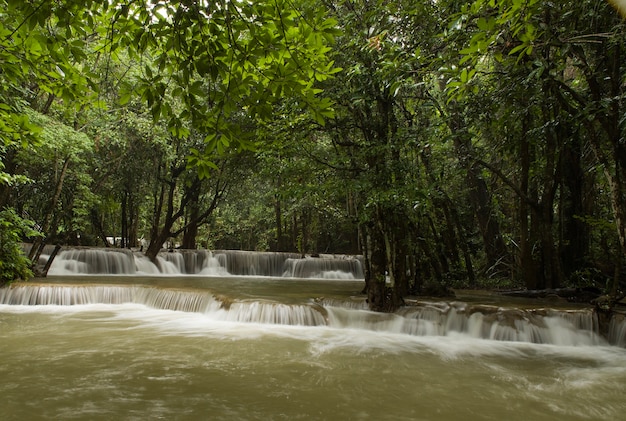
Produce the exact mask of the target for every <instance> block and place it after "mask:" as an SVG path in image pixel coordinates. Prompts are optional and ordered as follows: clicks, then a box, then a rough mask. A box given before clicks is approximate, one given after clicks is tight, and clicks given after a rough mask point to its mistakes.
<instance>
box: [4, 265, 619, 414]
mask: <svg viewBox="0 0 626 421" xmlns="http://www.w3.org/2000/svg"><path fill="white" fill-rule="evenodd" d="M87 279H92V278H87ZM107 279H108V280H110V281H115V284H86V283H85V281H80V283H78V284H69V283H67V282H69V281H70V279H69V278H68V279H64V278H58V279H56V280H55V279H52V280H50V281H55V282H63V283H60V284H48V283H45V284H19V285H14V286H13V287H11V288H4V289H0V303H1V304H0V353H1V354H2V355H3V358H2V359H1V360H0V379H2V380H0V418H1V419H3V420H5V419H6V420H13V419H15V420H21V419H86V420H87V419H88V420H94V419H102V420H109V419H116V418H117V419H142V420H143V419H183V420H185V419H189V420H195V419H218V420H233V419H246V420H268V419H270V420H280V419H285V420H293V419H304V420H330V419H333V420H334V419H346V420H348V419H355V420H361V419H362V420H444V421H445V420H457V419H459V418H463V419H469V420H503V419H506V420H520V421H522V420H523V421H526V420H530V419H532V420H604V419H621V418H622V417H623V414H624V411H626V404H625V403H624V399H623V390H624V388H625V387H626V350H624V349H623V348H620V347H617V346H609V345H608V344H607V342H605V341H603V340H602V339H600V338H599V337H598V335H597V333H595V332H596V330H597V322H595V318H594V317H593V315H592V314H590V313H589V312H587V311H586V310H582V309H581V310H575V309H570V310H547V309H546V310H520V309H516V308H513V307H509V306H506V305H504V303H503V304H502V305H474V304H471V303H463V302H421V303H416V305H415V306H412V307H408V308H405V309H403V310H402V311H400V312H398V313H397V314H391V315H386V314H378V313H372V312H369V311H367V310H365V309H364V304H363V301H362V299H360V298H359V297H357V296H353V294H354V293H355V291H358V286H359V283H356V282H352V283H350V282H346V283H341V282H337V281H318V282H312V281H310V280H306V281H304V280H302V281H290V280H268V279H255V280H252V279H247V278H245V277H244V278H235V277H227V278H221V279H219V278H206V279H201V278H193V277H182V278H178V279H174V278H172V279H171V280H165V279H164V278H163V277H159V278H136V277H128V278H122V277H113V278H103V279H94V280H97V281H98V282H103V281H106V280H107ZM138 281H141V282H144V285H139V284H135V282H138ZM73 282H76V280H73ZM175 282H179V283H180V284H185V286H184V287H183V286H181V287H179V288H171V287H167V286H171V284H173V283H175ZM126 283H129V284H126ZM192 285H197V287H196V288H194V287H192ZM618 326H619V327H618ZM620 329H621V330H623V320H616V321H615V328H614V330H616V331H620ZM504 332H506V333H504ZM512 332H516V333H515V334H513V333H512ZM533 338H534V339H533ZM528 340H531V341H533V342H535V341H537V342H549V341H552V342H551V343H531V342H527V341H528ZM623 340H624V338H623V337H622V338H621V339H619V340H618V343H621V342H620V341H623Z"/></svg>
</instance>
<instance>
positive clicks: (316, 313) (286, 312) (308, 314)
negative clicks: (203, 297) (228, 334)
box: [219, 301, 326, 326]
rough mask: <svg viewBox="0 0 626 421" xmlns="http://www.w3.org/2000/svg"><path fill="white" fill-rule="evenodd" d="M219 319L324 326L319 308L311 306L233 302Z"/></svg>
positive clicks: (323, 319)
mask: <svg viewBox="0 0 626 421" xmlns="http://www.w3.org/2000/svg"><path fill="white" fill-rule="evenodd" d="M219 318H220V319H221V320H225V321H229V322H240V323H263V324H275V325H292V326H294V325H295V326H323V325H325V324H326V319H325V317H324V315H323V314H322V312H321V309H320V308H317V307H314V306H311V305H287V304H278V303H267V302H260V301H245V302H234V303H232V304H231V305H230V306H229V308H228V310H226V311H224V312H223V313H222V314H221V317H219Z"/></svg>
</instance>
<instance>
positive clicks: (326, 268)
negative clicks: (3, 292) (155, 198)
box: [44, 248, 363, 280]
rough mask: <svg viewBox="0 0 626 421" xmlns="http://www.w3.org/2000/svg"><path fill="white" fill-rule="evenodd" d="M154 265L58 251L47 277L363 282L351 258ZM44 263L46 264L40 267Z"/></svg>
mask: <svg viewBox="0 0 626 421" xmlns="http://www.w3.org/2000/svg"><path fill="white" fill-rule="evenodd" d="M157 262H158V264H157V265H155V264H154V263H153V262H151V261H150V260H149V259H148V258H147V257H145V256H144V255H143V254H142V253H140V252H133V251H131V250H126V249H114V248H107V249H99V248H74V249H66V250H62V251H61V252H60V253H59V254H58V255H57V257H56V258H55V260H54V262H53V263H52V266H51V267H50V270H49V271H48V274H49V275H52V276H60V275H96V274H99V275H136V274H140V275H205V276H229V275H236V276H270V277H290V278H319V279H337V280H351V279H362V278H363V270H362V267H361V261H360V260H359V259H358V258H356V257H352V256H344V255H339V256H335V255H321V256H320V257H301V256H300V255H298V254H294V253H273V252H251V251H239V250H220V251H213V252H212V251H209V250H170V251H162V252H161V253H159V254H158V256H157ZM44 263H45V262H44Z"/></svg>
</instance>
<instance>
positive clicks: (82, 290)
mask: <svg viewBox="0 0 626 421" xmlns="http://www.w3.org/2000/svg"><path fill="white" fill-rule="evenodd" d="M124 303H134V304H141V305H144V306H146V307H149V308H154V309H161V310H173V311H181V312H195V313H202V314H205V315H206V316H207V318H209V319H211V320H218V321H226V322H238V323H261V324H270V325H271V324H282V325H294V326H327V327H329V328H334V329H363V330H369V331H379V332H387V333H394V334H403V335H416V336H458V335H465V336H469V337H473V338H478V339H485V340H494V341H515V342H528V343H537V344H554V345H563V346H598V345H607V344H611V345H615V346H619V347H626V317H625V316H624V315H621V314H618V315H616V316H614V317H613V319H612V320H611V322H610V332H609V335H608V338H607V339H604V338H602V337H601V336H600V333H599V327H598V320H597V318H596V315H595V313H594V312H593V311H591V310H589V309H581V310H556V309H518V308H505V307H497V306H488V305H475V304H467V303H463V302H449V303H448V302H417V303H415V304H414V305H410V306H406V307H403V308H402V309H400V310H399V311H397V312H395V313H376V312H372V311H369V310H367V309H366V304H365V302H364V300H362V299H348V300H345V301H342V300H337V299H325V298H320V299H316V300H312V301H311V302H308V303H299V304H284V303H279V302H273V301H266V300H259V299H257V300H229V299H227V298H223V297H220V298H217V297H215V296H214V295H213V294H212V293H211V292H209V291H207V290H178V289H166V288H157V287H152V286H140V285H132V286H120V285H111V286H108V285H48V284H15V285H12V286H9V287H5V288H0V305H21V306H46V305H57V306H72V305H87V304H112V305H116V304H124Z"/></svg>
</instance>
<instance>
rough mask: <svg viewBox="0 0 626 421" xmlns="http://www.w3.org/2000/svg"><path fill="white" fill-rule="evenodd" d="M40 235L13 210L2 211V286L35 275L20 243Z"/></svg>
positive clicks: (0, 247) (0, 249)
mask: <svg viewBox="0 0 626 421" xmlns="http://www.w3.org/2000/svg"><path fill="white" fill-rule="evenodd" d="M37 235H39V233H38V232H37V231H35V230H34V229H33V225H32V222H30V221H28V220H25V219H23V218H20V217H19V215H17V214H16V213H15V211H13V210H12V209H4V210H2V211H0V256H1V257H0V286H2V285H5V284H7V283H9V282H11V281H13V280H16V279H23V280H27V279H28V278H30V277H31V276H32V275H33V274H32V271H31V269H30V267H31V262H30V260H29V259H28V258H27V257H26V256H25V255H24V253H23V252H22V249H21V248H20V241H22V239H23V238H26V237H31V238H32V237H35V236H37Z"/></svg>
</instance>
